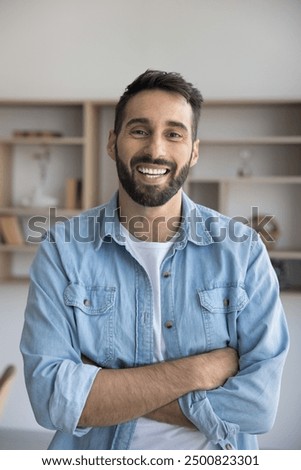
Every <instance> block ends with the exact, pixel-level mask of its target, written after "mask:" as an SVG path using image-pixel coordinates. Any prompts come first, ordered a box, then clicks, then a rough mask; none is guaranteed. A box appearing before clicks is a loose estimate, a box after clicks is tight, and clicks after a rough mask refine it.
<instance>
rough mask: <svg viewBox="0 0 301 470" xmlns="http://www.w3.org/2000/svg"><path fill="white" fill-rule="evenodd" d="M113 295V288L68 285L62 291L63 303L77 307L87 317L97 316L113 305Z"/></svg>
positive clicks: (114, 290)
mask: <svg viewBox="0 0 301 470" xmlns="http://www.w3.org/2000/svg"><path fill="white" fill-rule="evenodd" d="M115 293H116V288H115V287H106V286H83V285H82V284H76V283H70V284H69V285H68V286H67V287H66V289H65V291H64V301H65V304H66V305H70V306H73V307H78V308H80V309H81V310H82V311H83V312H84V313H86V314H88V315H99V314H104V313H106V312H107V311H108V310H109V309H110V308H111V307H112V306H113V305H114V302H115Z"/></svg>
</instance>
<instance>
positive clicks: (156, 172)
mask: <svg viewBox="0 0 301 470" xmlns="http://www.w3.org/2000/svg"><path fill="white" fill-rule="evenodd" d="M137 170H138V171H139V173H141V174H143V175H145V176H148V177H149V178H158V177H160V176H163V175H166V174H167V173H169V170H168V169H167V168H150V167H146V166H139V167H138V168H137Z"/></svg>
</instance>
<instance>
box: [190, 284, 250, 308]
mask: <svg viewBox="0 0 301 470" xmlns="http://www.w3.org/2000/svg"><path fill="white" fill-rule="evenodd" d="M198 294H199V297H200V301H201V304H202V306H203V307H204V308H205V309H206V310H209V311H210V312H212V313H230V312H235V311H240V310H242V309H243V308H244V307H245V306H246V304H247V303H248V301H249V298H248V295H247V293H246V291H245V289H244V287H242V286H222V287H215V288H213V289H208V290H199V291H198Z"/></svg>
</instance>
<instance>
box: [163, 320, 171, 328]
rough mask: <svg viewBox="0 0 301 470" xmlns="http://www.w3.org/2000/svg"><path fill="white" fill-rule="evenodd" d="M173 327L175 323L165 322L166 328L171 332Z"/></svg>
mask: <svg viewBox="0 0 301 470" xmlns="http://www.w3.org/2000/svg"><path fill="white" fill-rule="evenodd" d="M172 326H173V322H172V321H171V320H168V321H167V322H165V328H168V329H169V330H170V328H172Z"/></svg>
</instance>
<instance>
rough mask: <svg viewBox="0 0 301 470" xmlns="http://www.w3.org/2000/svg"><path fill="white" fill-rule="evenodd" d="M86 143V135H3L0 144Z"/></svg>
mask: <svg viewBox="0 0 301 470" xmlns="http://www.w3.org/2000/svg"><path fill="white" fill-rule="evenodd" d="M1 144H4V145H84V144H85V139H84V137H26V138H25V137H8V138H5V137H2V138H0V145H1Z"/></svg>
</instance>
